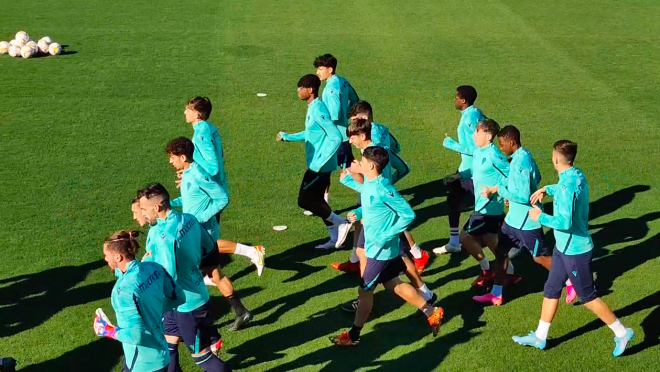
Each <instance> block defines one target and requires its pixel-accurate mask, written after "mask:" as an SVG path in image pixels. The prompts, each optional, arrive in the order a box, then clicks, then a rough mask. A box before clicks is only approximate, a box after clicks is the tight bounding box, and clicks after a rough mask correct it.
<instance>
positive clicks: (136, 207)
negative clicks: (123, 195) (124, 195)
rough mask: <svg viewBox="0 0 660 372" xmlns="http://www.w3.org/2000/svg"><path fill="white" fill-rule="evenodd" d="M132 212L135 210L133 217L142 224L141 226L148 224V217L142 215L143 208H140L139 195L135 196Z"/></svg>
mask: <svg viewBox="0 0 660 372" xmlns="http://www.w3.org/2000/svg"><path fill="white" fill-rule="evenodd" d="M138 193H139V191H138ZM131 212H133V219H134V220H135V222H137V223H138V225H140V227H142V226H144V225H146V224H147V219H146V218H145V217H144V216H143V215H142V210H141V209H140V197H139V196H136V197H135V198H133V203H131Z"/></svg>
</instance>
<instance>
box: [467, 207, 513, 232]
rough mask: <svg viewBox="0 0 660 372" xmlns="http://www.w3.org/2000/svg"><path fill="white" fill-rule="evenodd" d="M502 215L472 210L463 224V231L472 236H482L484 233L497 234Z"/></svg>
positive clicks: (502, 218)
mask: <svg viewBox="0 0 660 372" xmlns="http://www.w3.org/2000/svg"><path fill="white" fill-rule="evenodd" d="M503 222H504V215H503V214H500V215H497V216H492V215H487V214H481V213H479V212H472V214H471V215H470V219H469V220H468V221H467V222H466V223H465V226H463V231H465V233H466V234H468V235H472V236H484V235H486V234H499V232H500V228H501V226H502V223H503Z"/></svg>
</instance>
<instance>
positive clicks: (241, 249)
mask: <svg viewBox="0 0 660 372" xmlns="http://www.w3.org/2000/svg"><path fill="white" fill-rule="evenodd" d="M234 254H238V255H241V256H245V257H247V258H249V259H250V260H251V261H256V260H257V259H258V258H259V256H257V250H256V249H254V247H253V246H250V245H245V244H241V243H236V251H235V252H234Z"/></svg>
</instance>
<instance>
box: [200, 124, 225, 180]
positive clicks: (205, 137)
mask: <svg viewBox="0 0 660 372" xmlns="http://www.w3.org/2000/svg"><path fill="white" fill-rule="evenodd" d="M211 138H212V137H211V133H210V131H208V130H205V131H204V133H201V134H200V136H199V141H196V143H195V147H197V151H199V153H200V154H201V155H202V158H203V159H204V160H203V163H201V162H200V165H202V168H204V170H205V171H206V172H207V173H208V174H209V175H211V176H212V177H213V176H215V175H216V174H218V172H220V163H219V161H220V160H219V159H218V155H217V154H216V153H215V146H214V145H213V141H212V140H211ZM195 161H198V160H197V159H195Z"/></svg>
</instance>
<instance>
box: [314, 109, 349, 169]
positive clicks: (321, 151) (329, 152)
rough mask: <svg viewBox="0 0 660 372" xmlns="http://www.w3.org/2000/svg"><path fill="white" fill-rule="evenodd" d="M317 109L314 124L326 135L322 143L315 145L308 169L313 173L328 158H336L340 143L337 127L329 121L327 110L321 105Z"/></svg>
mask: <svg viewBox="0 0 660 372" xmlns="http://www.w3.org/2000/svg"><path fill="white" fill-rule="evenodd" d="M318 107H319V110H318V111H317V112H316V113H315V116H314V122H315V123H316V125H318V126H319V127H320V128H321V129H322V130H323V132H325V134H326V135H325V138H323V139H322V141H323V142H322V143H319V144H315V146H314V147H315V148H316V152H315V153H314V158H313V159H312V162H311V163H310V165H309V169H311V170H313V171H314V172H318V171H319V170H320V169H321V167H323V166H324V165H325V163H327V162H328V160H330V158H332V157H333V156H336V154H337V150H338V149H339V145H341V141H342V138H341V133H340V132H339V129H337V126H336V125H335V124H334V123H333V122H332V121H331V120H330V117H329V115H328V111H327V109H325V107H324V106H323V105H319V106H318Z"/></svg>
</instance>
